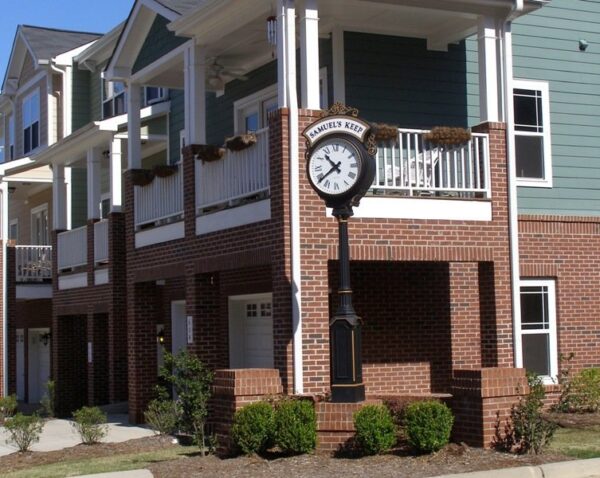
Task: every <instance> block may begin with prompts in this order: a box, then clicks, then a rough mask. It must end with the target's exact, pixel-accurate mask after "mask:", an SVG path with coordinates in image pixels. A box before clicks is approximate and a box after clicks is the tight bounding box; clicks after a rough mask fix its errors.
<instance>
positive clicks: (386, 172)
mask: <svg viewBox="0 0 600 478" xmlns="http://www.w3.org/2000/svg"><path fill="white" fill-rule="evenodd" d="M425 133H427V131H424V130H412V129H400V130H398V138H397V141H396V142H395V144H390V143H389V142H388V143H387V144H379V145H378V149H377V156H376V159H377V171H376V176H375V181H374V182H373V187H372V188H371V190H370V194H371V195H374V196H377V195H394V196H405V197H445V198H463V199H490V198H491V194H492V192H491V187H490V162H489V151H488V150H489V147H488V136H487V135H486V134H478V133H473V134H472V139H471V141H469V142H468V143H465V144H461V145H456V146H439V145H432V144H430V143H428V142H427V141H426V140H425V139H424V137H423V136H424V134H425Z"/></svg>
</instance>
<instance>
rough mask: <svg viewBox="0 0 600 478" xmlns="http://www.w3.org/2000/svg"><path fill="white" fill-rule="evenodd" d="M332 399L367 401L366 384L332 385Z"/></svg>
mask: <svg viewBox="0 0 600 478" xmlns="http://www.w3.org/2000/svg"><path fill="white" fill-rule="evenodd" d="M331 401H332V402H334V403H358V402H364V401H365V384H364V383H356V384H352V385H332V386H331Z"/></svg>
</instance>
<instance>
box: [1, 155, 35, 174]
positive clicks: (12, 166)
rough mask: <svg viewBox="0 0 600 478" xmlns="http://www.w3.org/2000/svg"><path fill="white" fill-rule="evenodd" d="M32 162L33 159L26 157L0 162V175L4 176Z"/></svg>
mask: <svg viewBox="0 0 600 478" xmlns="http://www.w3.org/2000/svg"><path fill="white" fill-rule="evenodd" d="M33 163H35V161H34V160H33V159H31V158H29V157H27V158H21V159H16V160H14V161H10V162H8V163H5V164H0V175H2V176H5V175H6V174H10V173H11V172H13V171H14V170H21V169H22V168H23V167H27V166H29V165H30V164H33Z"/></svg>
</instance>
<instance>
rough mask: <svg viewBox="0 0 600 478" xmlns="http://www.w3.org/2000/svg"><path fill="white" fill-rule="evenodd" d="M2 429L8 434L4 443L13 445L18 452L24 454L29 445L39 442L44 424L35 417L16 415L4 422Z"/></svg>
mask: <svg viewBox="0 0 600 478" xmlns="http://www.w3.org/2000/svg"><path fill="white" fill-rule="evenodd" d="M4 427H5V428H6V430H7V431H8V434H9V438H7V439H6V443H14V444H15V445H17V447H18V448H19V451H20V452H26V451H28V450H29V447H30V446H31V445H33V444H34V443H36V442H38V441H40V435H41V433H42V430H43V429H44V422H43V421H42V420H41V419H40V417H38V416H37V415H23V414H22V413H17V414H16V415H15V416H14V417H12V418H10V419H8V420H6V422H5V424H4Z"/></svg>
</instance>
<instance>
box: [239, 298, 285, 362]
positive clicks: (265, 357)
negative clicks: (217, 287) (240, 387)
mask: <svg viewBox="0 0 600 478" xmlns="http://www.w3.org/2000/svg"><path fill="white" fill-rule="evenodd" d="M271 302H272V294H260V295H253V296H237V297H235V296H234V297H230V298H229V361H230V367H232V368H273V364H274V361H273V316H272V313H271Z"/></svg>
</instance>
